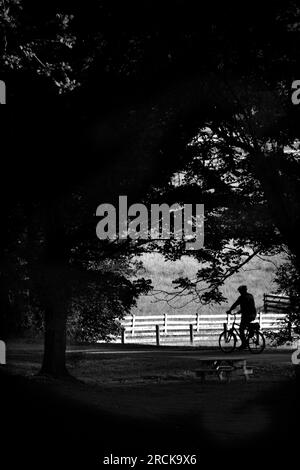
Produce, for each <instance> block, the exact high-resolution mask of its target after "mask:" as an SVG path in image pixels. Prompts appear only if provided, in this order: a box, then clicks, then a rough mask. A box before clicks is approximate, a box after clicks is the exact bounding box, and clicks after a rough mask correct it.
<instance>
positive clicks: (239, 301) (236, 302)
mask: <svg viewBox="0 0 300 470" xmlns="http://www.w3.org/2000/svg"><path fill="white" fill-rule="evenodd" d="M240 303H241V297H239V298H238V299H237V300H236V301H235V302H234V304H232V305H231V307H230V309H229V310H227V313H231V310H234V309H235V308H236V307H237V306H238V305H240Z"/></svg>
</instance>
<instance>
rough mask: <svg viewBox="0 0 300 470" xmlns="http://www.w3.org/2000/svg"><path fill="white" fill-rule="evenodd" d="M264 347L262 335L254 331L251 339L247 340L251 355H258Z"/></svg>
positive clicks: (264, 342) (264, 341)
mask: <svg viewBox="0 0 300 470" xmlns="http://www.w3.org/2000/svg"><path fill="white" fill-rule="evenodd" d="M265 346H266V340H265V337H264V335H263V334H262V333H261V332H260V331H255V332H254V333H253V334H252V336H251V337H249V338H248V348H249V350H250V352H251V353H252V354H260V353H262V352H263V350H264V349H265Z"/></svg>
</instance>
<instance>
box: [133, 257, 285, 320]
mask: <svg viewBox="0 0 300 470" xmlns="http://www.w3.org/2000/svg"><path fill="white" fill-rule="evenodd" d="M142 261H143V264H144V272H143V276H144V277H145V278H148V279H151V280H152V283H153V286H154V289H161V290H165V291H172V290H173V289H174V285H172V281H173V280H175V279H176V278H178V277H181V276H183V277H189V278H192V277H194V276H195V274H196V272H197V270H198V269H199V264H198V262H197V261H196V260H195V259H194V258H192V257H187V256H183V257H182V258H181V259H180V260H178V261H165V260H164V258H163V256H162V255H160V254H158V253H151V254H146V255H144V256H142ZM282 261H283V259H282V257H280V256H273V257H269V258H264V260H262V259H260V258H253V259H252V260H251V261H250V262H249V263H248V264H247V265H245V267H244V268H242V269H241V270H240V271H239V272H238V273H236V274H234V275H233V276H231V277H230V278H229V279H227V280H226V282H225V284H224V286H223V287H222V293H223V295H224V296H225V297H226V298H227V299H228V300H227V302H224V303H222V304H221V305H207V306H203V305H201V306H200V305H199V304H196V303H195V302H191V303H189V304H188V305H186V306H185V305H184V304H185V303H186V302H185V301H178V300H177V301H175V302H173V303H172V305H169V304H168V303H167V302H166V301H157V300H156V299H155V298H154V297H153V295H144V296H141V297H140V298H139V300H138V304H137V306H136V307H135V308H134V309H133V310H132V313H134V314H136V315H158V314H163V313H168V314H174V313H177V314H178V313H179V312H180V313H185V314H194V313H196V312H200V313H202V314H210V313H223V312H224V310H227V308H228V307H229V306H230V305H231V304H232V303H233V302H234V301H235V300H236V298H237V296H238V295H239V294H238V292H237V288H238V286H240V285H241V284H246V285H247V286H248V291H249V292H251V293H252V294H253V295H254V298H255V301H256V306H257V308H261V307H262V306H263V295H264V293H270V292H272V291H274V290H275V289H276V285H275V284H274V276H275V271H276V266H279V265H280V264H281V263H282Z"/></svg>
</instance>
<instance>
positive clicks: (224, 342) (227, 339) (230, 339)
mask: <svg viewBox="0 0 300 470" xmlns="http://www.w3.org/2000/svg"><path fill="white" fill-rule="evenodd" d="M236 342H237V339H236V335H235V334H234V333H231V332H230V331H229V332H228V331H223V333H221V334H220V336H219V347H220V349H221V351H223V352H224V353H231V352H232V351H234V350H235V347H236Z"/></svg>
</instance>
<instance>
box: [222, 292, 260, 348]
mask: <svg viewBox="0 0 300 470" xmlns="http://www.w3.org/2000/svg"><path fill="white" fill-rule="evenodd" d="M238 291H239V293H240V296H239V297H238V299H237V300H236V301H235V302H234V304H232V306H231V307H230V309H229V310H227V313H231V311H232V310H234V309H235V308H236V307H237V306H238V305H239V306H240V311H241V323H240V337H241V340H242V344H241V346H240V349H245V348H246V347H247V344H246V337H245V329H246V328H248V326H249V324H250V323H251V322H252V321H253V320H255V317H256V308H255V302H254V297H253V295H252V294H250V293H249V292H247V286H240V287H239V288H238Z"/></svg>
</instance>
